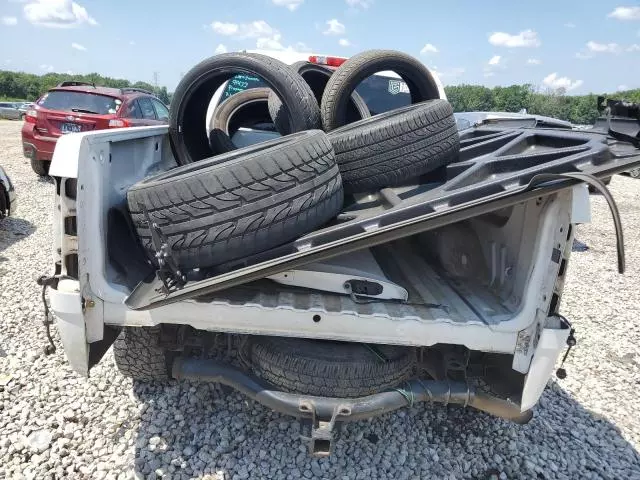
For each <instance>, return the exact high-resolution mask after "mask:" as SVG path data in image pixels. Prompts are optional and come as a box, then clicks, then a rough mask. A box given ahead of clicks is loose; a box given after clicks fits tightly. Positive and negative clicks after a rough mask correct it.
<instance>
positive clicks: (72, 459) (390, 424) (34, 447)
mask: <svg viewBox="0 0 640 480" xmlns="http://www.w3.org/2000/svg"><path fill="white" fill-rule="evenodd" d="M19 132H20V124H19V123H15V122H13V123H12V122H6V121H0V165H2V166H4V167H5V168H6V169H7V170H8V172H9V174H10V175H11V176H12V178H13V180H14V182H15V184H16V188H17V190H18V195H19V201H20V207H19V208H20V211H19V213H18V217H17V218H12V219H8V220H7V221H5V222H4V223H3V224H1V225H0V479H2V478H7V479H19V478H33V479H36V478H37V479H47V478H48V479H53V478H56V479H59V478H86V479H101V478H109V479H116V478H117V479H124V478H149V479H153V478H172V479H182V478H204V479H245V478H288V479H297V478H302V477H304V478H337V479H356V478H362V479H369V478H382V479H384V478H389V479H409V478H439V479H440V478H496V479H497V478H500V479H504V478H536V477H537V478H560V479H567V478H621V479H629V478H636V479H638V478H640V455H639V454H638V449H639V448H640V416H639V415H638V407H637V403H638V401H637V396H638V394H639V393H640V319H639V315H638V310H639V308H638V304H639V303H640V294H639V292H638V282H637V279H638V278H640V277H639V273H640V272H639V268H640V267H639V266H640V235H639V234H638V232H640V209H639V208H638V205H640V182H639V181H637V180H633V179H630V178H625V177H615V178H614V180H613V182H612V185H611V189H612V191H613V193H614V195H615V197H616V199H617V200H618V202H619V206H620V209H621V211H622V216H623V222H624V225H625V234H626V244H627V265H628V272H627V274H626V275H624V276H621V275H618V274H617V273H616V266H615V243H614V235H613V228H612V223H611V220H610V218H609V214H608V213H607V210H606V205H605V202H604V201H603V200H602V198H600V197H594V209H593V211H594V223H592V224H590V225H584V226H580V227H579V229H578V233H577V238H578V239H579V240H581V241H582V242H585V243H586V244H587V245H588V247H589V249H588V250H587V251H584V252H579V253H578V252H576V253H574V254H573V258H572V262H571V265H570V269H569V280H568V285H567V288H566V290H565V295H564V297H563V308H562V312H563V313H564V315H566V316H567V317H569V318H571V319H573V320H574V323H575V326H576V327H577V336H578V347H577V348H576V349H574V352H573V353H572V354H571V356H570V358H569V360H568V362H567V364H566V367H567V371H568V373H569V376H568V378H567V379H566V380H564V381H561V382H555V381H554V382H552V383H551V384H550V386H549V388H548V389H547V391H546V392H545V394H544V396H543V398H542V401H541V403H540V406H539V407H538V408H537V409H536V414H535V417H534V419H533V420H532V422H531V423H530V424H528V425H526V426H516V425H511V424H509V423H507V422H505V421H502V420H497V419H494V418H491V417H489V416H487V415H484V414H481V413H477V412H474V411H471V410H466V411H465V410H462V409H460V408H453V407H452V408H446V407H442V406H437V407H429V406H424V405H423V406H420V407H415V408H411V409H406V410H403V411H398V412H396V413H394V414H391V415H387V416H384V417H382V418H378V419H375V420H372V421H370V422H362V423H358V424H351V425H347V426H346V427H345V428H344V430H343V432H342V434H341V438H340V440H338V441H337V444H336V448H335V451H334V453H333V455H332V456H331V457H330V458H328V459H324V460H314V459H311V458H309V457H308V456H307V454H306V453H305V451H304V447H302V446H301V443H300V441H299V438H298V436H299V433H300V424H299V423H298V422H297V421H295V420H293V419H292V418H289V417H285V416H281V415H279V414H275V413H272V412H270V411H268V410H266V409H265V408H263V407H261V406H260V405H258V404H255V403H253V402H248V401H247V400H246V399H245V398H244V397H242V396H240V395H238V394H235V393H234V394H223V393H222V391H221V390H219V389H218V388H216V387H214V386H211V385H195V384H188V383H185V384H177V383H173V384H171V385H169V386H158V385H144V384H136V385H134V384H132V382H131V381H130V380H128V379H124V378H122V377H121V376H119V375H118V374H117V372H116V370H115V367H114V365H113V359H112V357H111V353H108V354H107V356H106V358H105V359H104V360H103V361H102V363H100V364H99V365H98V366H97V367H95V368H94V370H93V371H92V376H91V378H90V379H85V378H82V377H80V376H78V375H76V374H75V373H73V372H72V371H71V370H70V369H69V367H68V366H67V363H66V361H65V358H64V354H63V352H62V348H61V345H60V343H59V340H58V338H57V336H56V342H57V344H58V351H57V352H56V353H55V354H54V355H52V356H48V357H45V356H44V355H42V353H41V352H42V347H43V345H44V333H43V330H42V327H41V323H40V322H41V320H42V311H41V304H40V302H39V298H38V295H39V289H38V287H37V286H36V284H35V281H34V279H35V278H36V277H37V276H38V275H40V274H42V273H50V271H51V267H52V265H51V260H50V250H49V249H50V242H51V234H50V229H51V198H52V192H53V185H52V184H50V183H48V182H47V181H43V180H39V179H38V178H37V177H36V176H35V174H33V173H32V171H31V169H30V166H29V163H28V162H27V161H26V160H25V159H24V158H23V157H22V155H21V147H20V139H19Z"/></svg>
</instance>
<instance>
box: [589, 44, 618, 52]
mask: <svg viewBox="0 0 640 480" xmlns="http://www.w3.org/2000/svg"><path fill="white" fill-rule="evenodd" d="M587 48H588V49H589V50H590V51H592V52H596V53H620V45H618V44H617V43H597V42H594V41H588V42H587Z"/></svg>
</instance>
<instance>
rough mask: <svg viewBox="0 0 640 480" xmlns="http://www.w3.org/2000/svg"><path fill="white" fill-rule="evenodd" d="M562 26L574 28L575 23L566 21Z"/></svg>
mask: <svg viewBox="0 0 640 480" xmlns="http://www.w3.org/2000/svg"><path fill="white" fill-rule="evenodd" d="M564 26H565V27H567V28H576V24H575V23H573V22H567V23H565V24H564Z"/></svg>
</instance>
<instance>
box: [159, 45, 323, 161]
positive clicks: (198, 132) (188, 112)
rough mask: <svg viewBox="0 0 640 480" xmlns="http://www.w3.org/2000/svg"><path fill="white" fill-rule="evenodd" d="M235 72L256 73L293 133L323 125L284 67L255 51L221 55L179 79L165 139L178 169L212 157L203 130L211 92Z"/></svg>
mask: <svg viewBox="0 0 640 480" xmlns="http://www.w3.org/2000/svg"><path fill="white" fill-rule="evenodd" d="M237 72H245V73H251V74H254V75H258V76H259V77H260V78H261V79H262V80H263V81H264V82H265V83H266V84H267V85H268V86H269V88H271V89H272V90H273V91H274V92H275V94H276V95H278V97H279V98H280V99H281V100H282V101H283V102H284V104H285V105H286V106H287V112H288V113H289V115H290V116H291V118H290V122H291V125H293V132H300V131H303V130H311V129H317V128H320V126H321V121H320V110H319V108H318V105H317V103H316V101H315V98H314V96H313V92H312V91H311V89H310V88H309V86H308V85H307V84H306V83H305V82H304V80H303V79H302V78H301V77H300V76H299V75H296V74H295V73H294V72H293V71H291V69H290V68H289V67H287V65H285V64H284V63H282V62H280V61H278V60H276V59H274V58H271V57H268V56H266V55H259V54H256V53H244V52H237V53H223V54H221V55H216V56H215V57H211V58H208V59H206V60H204V61H202V62H200V63H199V64H198V65H196V66H195V67H193V68H192V69H191V70H190V71H189V72H187V74H186V75H185V76H184V77H183V78H182V80H181V81H180V83H179V84H178V87H177V88H176V91H175V93H174V96H173V99H172V101H171V107H170V111H169V136H170V139H171V147H172V149H173V153H174V156H175V157H176V160H177V161H178V163H179V164H181V165H186V164H188V163H191V162H195V161H198V160H202V159H204V158H208V157H210V156H211V155H212V154H213V153H214V152H212V150H211V147H210V146H209V138H208V132H207V129H206V128H203V125H204V119H205V118H206V113H207V109H208V107H209V103H210V100H211V98H212V97H213V94H214V93H215V92H216V90H217V89H218V88H219V87H220V86H221V85H222V84H223V83H224V82H225V81H227V80H229V79H230V78H231V77H233V76H234V75H235V74H236V73H237Z"/></svg>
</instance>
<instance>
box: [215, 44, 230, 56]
mask: <svg viewBox="0 0 640 480" xmlns="http://www.w3.org/2000/svg"><path fill="white" fill-rule="evenodd" d="M228 51H229V50H227V47H226V46H224V45H223V44H222V43H221V44H220V45H218V46H217V47H216V49H215V50H214V51H213V53H215V54H216V55H218V54H220V53H227V52H228Z"/></svg>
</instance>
